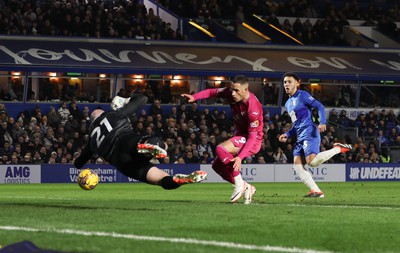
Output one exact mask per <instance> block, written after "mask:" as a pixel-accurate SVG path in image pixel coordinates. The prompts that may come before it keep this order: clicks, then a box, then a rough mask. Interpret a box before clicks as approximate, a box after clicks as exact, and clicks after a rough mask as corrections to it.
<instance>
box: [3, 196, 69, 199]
mask: <svg viewBox="0 0 400 253" xmlns="http://www.w3.org/2000/svg"><path fill="white" fill-rule="evenodd" d="M0 198H4V199H51V200H73V199H72V198H63V197H32V196H0Z"/></svg>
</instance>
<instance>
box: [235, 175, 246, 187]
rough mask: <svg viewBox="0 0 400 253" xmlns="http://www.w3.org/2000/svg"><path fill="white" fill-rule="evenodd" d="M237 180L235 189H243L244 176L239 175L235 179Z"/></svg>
mask: <svg viewBox="0 0 400 253" xmlns="http://www.w3.org/2000/svg"><path fill="white" fill-rule="evenodd" d="M233 179H234V180H235V187H241V186H242V185H243V184H244V181H243V178H242V175H240V174H239V175H237V176H236V177H234V178H233Z"/></svg>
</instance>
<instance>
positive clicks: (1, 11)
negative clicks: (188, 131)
mask: <svg viewBox="0 0 400 253" xmlns="http://www.w3.org/2000/svg"><path fill="white" fill-rule="evenodd" d="M156 2H158V3H159V4H160V5H163V6H164V7H165V8H167V9H169V10H170V11H171V12H173V13H175V14H176V15H178V16H179V17H184V18H204V19H216V20H219V19H229V20H236V21H244V20H247V19H248V18H249V17H250V16H251V15H252V14H257V15H260V16H262V17H263V18H264V19H265V20H266V21H268V22H269V23H271V24H273V25H275V26H276V27H279V28H281V29H282V30H283V31H285V32H287V33H289V34H291V35H293V36H294V37H296V38H298V39H300V40H301V41H302V42H303V43H304V44H306V45H335V46H343V45H347V42H345V41H344V39H343V26H345V25H348V24H349V21H348V20H362V21H364V22H363V24H364V25H368V26H374V27H377V28H378V29H379V30H381V31H382V32H384V33H385V34H387V35H388V36H391V37H393V38H395V39H398V40H400V32H399V31H400V29H398V28H397V26H396V23H395V22H397V21H399V20H400V18H399V17H400V13H399V5H398V4H397V3H394V1H384V0H380V1H379V0H376V1H369V2H368V3H366V2H364V1H351V2H350V1H334V2H331V1H325V2H324V3H322V4H321V2H322V1H306V0H282V1H273V0H267V1H260V0H251V1H243V0H229V1H225V0H207V1H206V0H203V1H199V0H190V1H182V0H158V1H156ZM360 2H361V3H360ZM392 2H393V3H392ZM278 17H297V19H296V21H295V22H293V23H291V22H290V21H289V19H285V20H284V21H283V22H281V21H280V20H279V19H278ZM300 18H307V19H306V20H305V21H304V22H301V21H300ZM310 18H314V19H317V20H316V21H315V23H313V22H310ZM0 34H9V35H45V36H78V37H82V36H83V37H97V38H101V37H104V38H128V39H151V40H187V39H188V38H187V36H186V35H185V34H184V33H183V32H182V31H180V30H179V29H177V30H173V29H172V28H171V24H170V23H167V22H165V21H163V20H162V19H161V18H160V17H159V16H157V15H156V14H155V10H154V9H152V8H149V9H147V8H146V7H145V6H144V5H143V4H142V3H141V1H137V0H128V1H127V0H119V1H118V0H116V1H107V0H105V1H99V0H85V1H83V0H60V1H45V0H42V1H34V0H24V1H15V0H9V1H7V0H0ZM352 46H362V45H359V44H357V42H356V41H355V42H354V43H352Z"/></svg>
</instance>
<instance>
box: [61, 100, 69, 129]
mask: <svg viewBox="0 0 400 253" xmlns="http://www.w3.org/2000/svg"><path fill="white" fill-rule="evenodd" d="M58 115H59V116H60V118H61V125H62V126H64V125H65V123H66V122H67V120H68V116H69V115H70V111H69V109H68V108H67V102H62V104H61V107H60V108H59V109H58Z"/></svg>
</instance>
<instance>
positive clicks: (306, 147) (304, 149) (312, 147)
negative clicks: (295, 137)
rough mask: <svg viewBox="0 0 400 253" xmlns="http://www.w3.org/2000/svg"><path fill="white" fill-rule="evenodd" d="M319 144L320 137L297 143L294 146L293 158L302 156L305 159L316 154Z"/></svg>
mask: <svg viewBox="0 0 400 253" xmlns="http://www.w3.org/2000/svg"><path fill="white" fill-rule="evenodd" d="M320 144H321V137H320V136H318V137H316V138H312V139H311V138H310V139H305V140H301V141H297V142H296V144H295V145H294V149H293V156H301V155H304V157H307V156H309V155H311V154H318V153H319V146H320Z"/></svg>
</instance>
